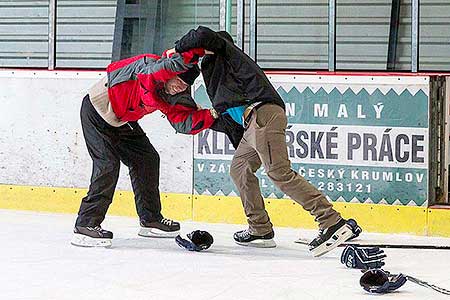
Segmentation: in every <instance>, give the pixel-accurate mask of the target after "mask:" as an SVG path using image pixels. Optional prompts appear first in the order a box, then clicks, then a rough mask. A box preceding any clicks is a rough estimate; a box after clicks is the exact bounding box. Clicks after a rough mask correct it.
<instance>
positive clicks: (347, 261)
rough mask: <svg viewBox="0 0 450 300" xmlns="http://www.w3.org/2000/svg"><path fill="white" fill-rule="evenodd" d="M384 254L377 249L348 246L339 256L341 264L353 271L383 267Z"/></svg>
mask: <svg viewBox="0 0 450 300" xmlns="http://www.w3.org/2000/svg"><path fill="white" fill-rule="evenodd" d="M385 258H386V254H384V251H383V250H381V249H380V248H378V247H357V246H353V245H349V246H347V247H345V249H344V251H342V255H341V263H343V264H344V265H345V266H346V267H347V268H354V269H364V270H368V269H379V268H381V267H382V266H384V259H385Z"/></svg>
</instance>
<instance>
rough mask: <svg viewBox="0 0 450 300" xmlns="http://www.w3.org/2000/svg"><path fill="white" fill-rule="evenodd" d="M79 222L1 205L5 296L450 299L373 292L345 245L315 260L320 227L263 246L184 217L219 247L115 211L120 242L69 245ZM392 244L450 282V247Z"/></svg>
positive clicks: (417, 272)
mask: <svg viewBox="0 0 450 300" xmlns="http://www.w3.org/2000/svg"><path fill="white" fill-rule="evenodd" d="M74 220H75V216H74V215H62V214H45V213H34V212H18V211H8V210H0V227H1V230H0V245H1V248H0V255H1V260H0V299H1V300H13V299H20V300H28V299H30V300H31V299H45V300H49V299H58V300H59V299H76V300H87V299H95V300H100V299H107V300H114V299H120V300H140V299H146V300H154V299H164V300H169V299H196V300H197V299H198V300H200V299H205V300H206V299H227V300H231V299H258V300H261V299H295V300H299V299H302V300H303V299H333V300H338V299H345V300H348V299H433V300H434V299H450V296H445V295H442V294H439V293H437V292H434V291H432V290H429V289H425V288H423V287H420V286H417V285H415V284H413V283H410V282H407V283H406V284H405V285H404V286H403V287H402V288H400V290H398V292H395V293H392V294H388V295H381V296H380V295H370V294H367V293H366V292H364V291H363V290H362V288H361V287H360V286H359V278H360V276H361V273H360V272H359V271H358V270H353V269H347V268H345V267H344V266H343V265H341V263H340V261H339V256H340V253H341V251H342V248H338V249H336V250H334V251H333V252H331V253H329V254H328V255H326V256H325V257H321V258H313V257H312V256H311V255H310V253H309V252H308V250H307V248H306V247H305V246H303V245H299V244H296V243H294V241H295V240H296V239H297V238H298V237H299V235H302V236H312V235H313V234H315V232H314V231H308V230H298V229H289V228H276V231H275V232H276V237H275V239H276V242H277V244H278V247H277V248H274V249H255V248H247V247H242V246H238V245H235V244H234V242H233V240H232V234H233V232H234V231H236V230H238V229H242V228H243V226H239V225H224V224H205V223H192V222H186V223H182V233H183V235H184V234H186V233H188V232H190V231H192V230H194V229H203V230H207V231H209V232H210V233H211V234H212V235H213V236H214V238H215V242H214V244H213V246H212V247H211V248H210V250H208V251H207V252H201V253H195V252H188V251H185V250H183V249H180V248H179V247H178V246H177V245H176V244H175V242H174V240H173V239H149V238H141V237H138V236H137V231H138V226H137V220H136V219H134V218H126V217H110V216H108V217H107V219H106V220H105V222H104V223H103V227H104V228H106V229H109V230H112V231H113V232H114V235H115V239H114V240H113V247H112V248H110V249H97V248H96V249H91V248H77V247H74V246H71V245H70V239H71V231H72V226H73V222H74ZM380 237H381V235H373V234H372V235H371V234H365V235H364V236H363V237H362V238H369V239H370V238H380ZM387 238H388V239H395V240H401V239H405V240H409V241H415V242H421V243H424V242H427V241H430V239H427V238H423V237H405V236H388V237H387ZM431 240H432V241H433V242H439V243H447V244H450V241H449V240H448V239H431ZM385 252H386V254H387V255H388V257H387V261H386V262H387V266H386V269H387V270H390V271H392V272H403V273H406V274H410V275H412V276H415V277H418V278H420V279H422V280H425V281H428V282H430V283H433V284H436V285H439V286H442V287H444V288H447V289H450V250H410V249H386V250H385Z"/></svg>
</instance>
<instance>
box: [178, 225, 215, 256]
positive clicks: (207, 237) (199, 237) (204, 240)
mask: <svg viewBox="0 0 450 300" xmlns="http://www.w3.org/2000/svg"><path fill="white" fill-rule="evenodd" d="M187 237H188V238H189V240H190V241H189V240H186V239H183V238H182V237H181V236H180V235H178V236H177V237H176V238H175V242H176V243H177V244H178V246H180V247H181V248H184V249H186V250H189V251H202V250H206V249H208V248H209V247H211V245H212V243H213V242H214V239H213V237H212V235H211V234H209V232H207V231H202V230H195V231H192V232H191V233H188V234H187Z"/></svg>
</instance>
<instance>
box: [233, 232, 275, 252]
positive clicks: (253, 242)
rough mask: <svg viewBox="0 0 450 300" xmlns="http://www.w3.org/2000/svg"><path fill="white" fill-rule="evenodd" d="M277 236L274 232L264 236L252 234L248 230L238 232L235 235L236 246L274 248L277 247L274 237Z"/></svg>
mask: <svg viewBox="0 0 450 300" xmlns="http://www.w3.org/2000/svg"><path fill="white" fill-rule="evenodd" d="M274 236H275V234H274V232H273V230H272V231H271V232H269V233H268V234H265V235H263V236H256V235H253V234H251V233H250V231H248V229H245V230H241V231H238V232H236V233H235V234H234V235H233V238H234V241H235V242H236V244H238V245H241V246H250V247H258V248H274V247H276V246H277V244H275V241H274V240H273V237H274Z"/></svg>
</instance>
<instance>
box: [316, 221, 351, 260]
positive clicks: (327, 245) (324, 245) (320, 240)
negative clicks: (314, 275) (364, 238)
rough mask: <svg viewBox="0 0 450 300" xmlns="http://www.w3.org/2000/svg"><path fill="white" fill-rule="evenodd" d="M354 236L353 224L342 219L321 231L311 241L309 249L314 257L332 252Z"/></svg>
mask: <svg viewBox="0 0 450 300" xmlns="http://www.w3.org/2000/svg"><path fill="white" fill-rule="evenodd" d="M352 236H353V230H352V227H351V225H349V224H347V221H346V220H344V219H341V220H340V221H339V222H338V223H337V224H335V225H333V226H331V227H329V228H326V229H321V230H320V231H319V235H318V236H317V237H316V238H315V239H314V240H312V241H311V243H309V251H311V252H312V255H313V256H314V257H319V256H322V255H324V254H325V253H328V252H330V251H331V250H333V249H334V248H336V247H337V246H339V245H340V244H342V243H345V242H346V241H347V240H348V239H350V238H351V237H352Z"/></svg>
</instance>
